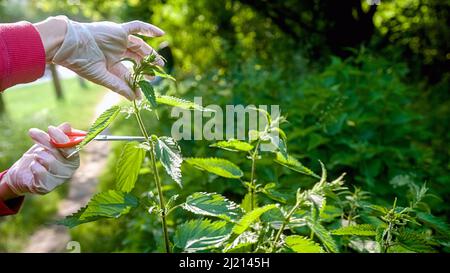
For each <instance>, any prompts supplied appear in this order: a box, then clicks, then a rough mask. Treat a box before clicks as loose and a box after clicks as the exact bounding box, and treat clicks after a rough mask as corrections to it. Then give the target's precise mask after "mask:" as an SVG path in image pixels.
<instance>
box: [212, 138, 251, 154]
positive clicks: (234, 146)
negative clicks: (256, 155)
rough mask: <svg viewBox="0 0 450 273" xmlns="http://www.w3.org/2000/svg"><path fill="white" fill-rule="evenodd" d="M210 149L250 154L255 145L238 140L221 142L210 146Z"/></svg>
mask: <svg viewBox="0 0 450 273" xmlns="http://www.w3.org/2000/svg"><path fill="white" fill-rule="evenodd" d="M210 147H215V148H220V149H224V150H227V151H232V152H238V151H241V152H249V151H251V150H252V149H253V145H251V144H248V143H247V142H244V141H240V140H237V139H229V140H225V141H219V142H217V143H214V144H212V145H210Z"/></svg>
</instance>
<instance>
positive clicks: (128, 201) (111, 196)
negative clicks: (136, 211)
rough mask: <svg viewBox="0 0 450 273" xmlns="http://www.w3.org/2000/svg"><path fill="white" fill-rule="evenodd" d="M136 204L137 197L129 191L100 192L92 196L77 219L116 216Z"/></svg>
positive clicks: (137, 202) (128, 210)
mask: <svg viewBox="0 0 450 273" xmlns="http://www.w3.org/2000/svg"><path fill="white" fill-rule="evenodd" d="M138 204H139V201H138V199H137V198H136V197H134V196H133V195H131V194H129V193H125V192H121V191H115V190H109V191H106V192H101V193H98V194H96V195H94V197H92V199H91V200H90V201H89V203H88V204H87V208H86V209H85V210H84V212H83V213H82V214H81V215H80V216H79V219H80V220H81V221H83V220H86V219H90V218H92V217H105V218H118V217H120V216H122V215H123V214H127V213H128V212H130V210H131V209H132V208H135V207H137V206H138Z"/></svg>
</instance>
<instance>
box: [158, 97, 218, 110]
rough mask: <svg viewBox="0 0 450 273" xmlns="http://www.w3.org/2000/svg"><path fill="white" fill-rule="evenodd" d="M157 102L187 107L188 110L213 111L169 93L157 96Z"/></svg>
mask: <svg viewBox="0 0 450 273" xmlns="http://www.w3.org/2000/svg"><path fill="white" fill-rule="evenodd" d="M156 102H157V103H160V104H165V105H169V106H173V107H179V108H182V109H186V110H197V111H203V112H207V111H212V112H214V111H213V110H211V109H208V108H205V107H203V106H201V105H199V104H196V103H194V102H191V101H188V100H184V99H180V98H176V97H172V96H167V95H161V96H157V97H156Z"/></svg>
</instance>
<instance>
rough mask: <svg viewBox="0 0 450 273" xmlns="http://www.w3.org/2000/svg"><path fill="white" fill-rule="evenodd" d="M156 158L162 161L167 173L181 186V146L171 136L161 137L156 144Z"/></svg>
mask: <svg viewBox="0 0 450 273" xmlns="http://www.w3.org/2000/svg"><path fill="white" fill-rule="evenodd" d="M155 155H156V158H157V159H158V160H159V161H160V162H161V164H162V165H163V166H164V169H165V170H166V172H167V174H168V175H170V177H172V179H173V180H174V181H175V182H177V183H178V185H179V186H180V187H181V163H182V162H183V158H182V156H181V150H180V146H178V143H177V142H176V141H175V140H174V139H173V138H171V137H159V138H158V139H157V140H156V145H155Z"/></svg>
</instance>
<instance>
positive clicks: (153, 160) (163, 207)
mask: <svg viewBox="0 0 450 273" xmlns="http://www.w3.org/2000/svg"><path fill="white" fill-rule="evenodd" d="M133 106H134V114H135V116H136V120H137V122H138V124H139V128H140V129H141V132H142V134H143V135H144V137H145V139H146V140H147V144H148V145H149V147H150V160H151V163H152V164H151V165H152V170H153V178H154V179H155V184H156V188H157V190H158V196H159V206H160V208H161V220H162V221H161V222H162V228H163V233H164V246H165V249H166V253H170V241H169V233H168V231H167V221H166V213H167V212H166V204H165V201H164V195H163V192H162V186H161V180H160V179H159V173H158V168H157V167H156V158H155V153H154V150H155V147H154V146H153V142H152V141H151V140H150V137H149V136H148V133H147V131H146V130H145V126H144V122H143V121H142V117H141V113H140V111H139V108H138V107H137V105H136V101H133Z"/></svg>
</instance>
